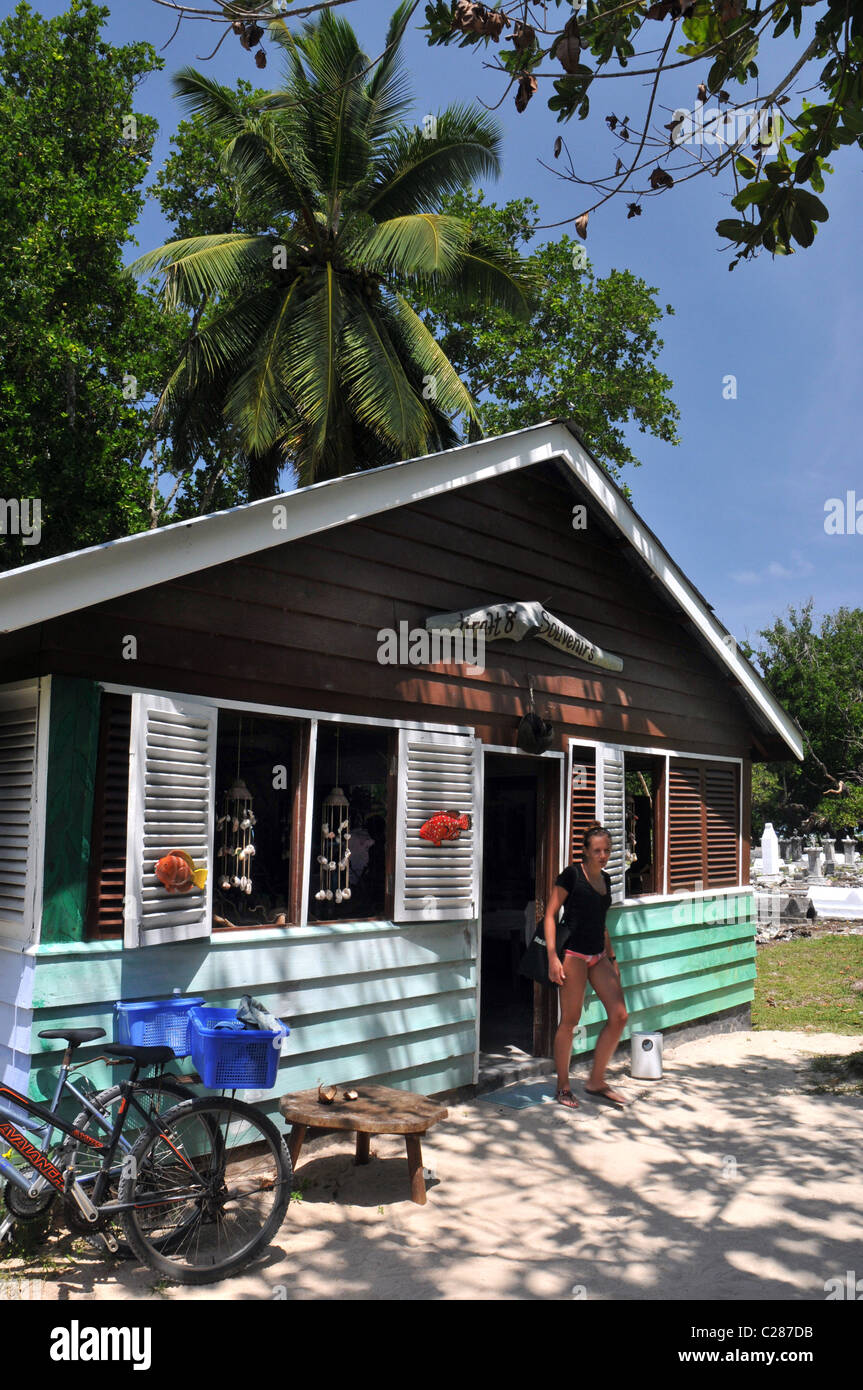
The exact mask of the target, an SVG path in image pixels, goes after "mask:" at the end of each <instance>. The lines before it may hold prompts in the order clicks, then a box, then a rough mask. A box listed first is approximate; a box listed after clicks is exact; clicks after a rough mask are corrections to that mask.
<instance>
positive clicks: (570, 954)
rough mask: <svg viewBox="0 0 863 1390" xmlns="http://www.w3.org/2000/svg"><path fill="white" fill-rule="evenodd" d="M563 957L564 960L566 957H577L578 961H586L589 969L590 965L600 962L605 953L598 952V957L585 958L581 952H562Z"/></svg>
mask: <svg viewBox="0 0 863 1390" xmlns="http://www.w3.org/2000/svg"><path fill="white" fill-rule="evenodd" d="M563 955H564V959H566V957H567V956H577V958H578V959H579V960H586V961H587V964H588V967H590V966H591V965H596V963H597V961H600V960H602V958H603V956H604V955H605V952H604V951H600V953H599V955H598V956H585V955H582V953H581V951H564V953H563Z"/></svg>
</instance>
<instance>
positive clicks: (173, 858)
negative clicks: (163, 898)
mask: <svg viewBox="0 0 863 1390" xmlns="http://www.w3.org/2000/svg"><path fill="white" fill-rule="evenodd" d="M153 872H154V873H155V875H156V878H157V879H158V880H159V882H160V883H161V885H162V887H163V888H164V889H165V890H166V892H168V893H191V892H192V889H193V888H198V889H201V890H203V888H204V886H205V884H206V882H207V870H206V869H196V868H195V864H194V861H193V859H192V856H191V854H187V853H186V851H185V850H184V849H172V850H171V851H170V852H169V853H168V854H164V855H163V856H162V858H161V859H160V860H159V861H158V862H157V864H156V867H155V869H154V870H153Z"/></svg>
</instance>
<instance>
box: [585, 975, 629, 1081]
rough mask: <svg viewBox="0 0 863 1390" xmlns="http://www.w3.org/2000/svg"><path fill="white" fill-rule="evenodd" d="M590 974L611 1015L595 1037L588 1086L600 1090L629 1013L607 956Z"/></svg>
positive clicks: (605, 1007)
mask: <svg viewBox="0 0 863 1390" xmlns="http://www.w3.org/2000/svg"><path fill="white" fill-rule="evenodd" d="M588 975H589V977H590V983H591V984H592V985H593V988H594V989H595V990H596V993H597V994H598V995H599V998H600V1000H601V1002H602V1006H603V1008H604V1009H605V1012H606V1014H607V1016H608V1020H607V1022H606V1025H605V1027H604V1028H603V1030H602V1032H601V1033H600V1035H599V1037H598V1038H597V1040H596V1048H595V1049H594V1053H593V1067H592V1069H591V1073H590V1077H589V1078H588V1081H587V1089H588V1090H590V1091H601V1090H603V1088H604V1087H605V1068H606V1067H607V1066H608V1063H609V1061H610V1060H611V1057H612V1055H613V1053H614V1049H615V1048H616V1047H617V1044H618V1043H619V1042H620V1035H621V1033H622V1032H623V1030H624V1028H625V1027H626V1020H627V1018H628V1017H629V1015H628V1013H627V1012H626V1004H625V1003H624V999H623V990H622V989H621V987H620V981H619V979H618V978H617V971H616V970H615V969H614V967H613V966H612V964H611V961H610V960H609V959H608V957H607V956H605V957H604V958H603V959H602V960H599V961H597V963H596V965H594V966H593V967H592V968H591V969H590V970H589V971H588ZM607 1094H608V1096H609V1099H611V1100H616V1101H618V1102H619V1103H620V1104H621V1105H623V1104H625V1101H624V1097H623V1096H621V1095H618V1094H617V1092H616V1091H611V1090H609V1091H608V1092H607Z"/></svg>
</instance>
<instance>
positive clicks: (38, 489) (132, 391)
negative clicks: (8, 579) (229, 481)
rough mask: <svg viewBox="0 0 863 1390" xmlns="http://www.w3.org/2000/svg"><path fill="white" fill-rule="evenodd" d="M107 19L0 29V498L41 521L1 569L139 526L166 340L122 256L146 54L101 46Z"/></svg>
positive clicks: (134, 183) (139, 166) (100, 14)
mask: <svg viewBox="0 0 863 1390" xmlns="http://www.w3.org/2000/svg"><path fill="white" fill-rule="evenodd" d="M107 16H108V11H107V9H100V8H98V7H96V6H95V5H94V4H92V3H91V0H74V3H73V4H72V5H71V6H70V8H69V10H68V11H67V13H66V14H64V15H61V16H59V17H58V18H56V19H51V20H44V19H42V18H41V17H40V16H39V15H37V14H35V13H34V12H33V11H32V10H31V9H30V7H29V6H28V5H26V4H22V5H19V6H18V8H17V9H16V11H15V12H14V14H13V15H11V16H9V17H8V18H7V19H5V20H4V21H3V23H2V24H0V124H2V128H3V133H4V138H3V140H2V142H0V496H2V497H3V498H5V499H7V500H8V499H10V498H15V499H21V498H28V499H36V498H38V499H39V502H40V507H41V525H42V535H41V541H40V543H39V544H38V545H31V544H29V543H27V544H25V543H24V538H23V537H22V536H15V535H12V534H7V535H6V536H4V537H0V540H2V545H0V556H2V560H0V565H2V567H4V568H9V567H11V566H13V565H16V564H22V563H32V562H33V561H34V560H40V559H45V558H46V557H48V556H52V555H58V554H62V553H64V552H65V551H68V550H72V549H76V548H78V547H81V546H85V545H91V544H96V543H99V542H101V541H105V540H110V539H111V538H112V537H115V536H120V535H126V534H128V533H129V532H131V531H135V530H138V529H141V528H142V527H144V526H146V525H147V522H148V480H147V472H146V470H145V468H144V467H143V458H144V455H145V454H146V447H147V437H148V436H147V425H148V418H149V410H148V408H147V404H148V403H147V389H148V384H149V383H150V382H152V381H153V380H154V379H157V378H158V377H160V376H161V375H162V374H163V372H164V364H165V362H166V361H167V360H168V357H169V354H170V351H171V350H172V347H173V348H175V347H176V343H175V342H174V340H173V337H172V335H173V333H174V325H172V324H171V323H170V322H169V321H167V320H165V319H164V318H163V317H162V316H161V315H160V314H159V312H158V309H157V306H156V304H155V303H154V301H153V300H152V299H151V298H149V297H148V296H147V295H146V294H145V293H139V292H138V291H137V290H136V288H135V286H134V285H133V284H132V283H131V282H130V281H129V280H128V279H127V278H126V277H125V275H124V274H123V265H122V250H123V245H124V243H125V242H126V240H127V238H128V231H129V227H130V226H132V225H133V224H134V222H135V221H136V219H137V216H138V213H139V211H140V208H141V206H142V203H143V197H144V195H143V192H142V188H141V184H142V180H143V178H144V176H145V174H146V171H147V167H148V162H149V157H150V152H151V148H152V143H153V138H154V135H155V131H156V122H155V121H154V120H153V118H152V117H150V116H147V115H144V114H141V113H137V112H136V111H135V93H136V89H137V87H138V85H139V83H140V82H141V80H142V79H143V78H144V77H145V76H146V74H147V73H150V72H152V71H154V70H155V69H156V68H158V67H160V66H161V60H160V59H159V58H158V57H157V56H156V54H155V52H154V50H153V49H152V48H151V47H150V45H149V44H146V43H135V44H129V45H126V46H124V47H121V48H116V47H112V46H110V45H109V44H107V43H106V42H105V41H104V40H103V38H102V36H101V28H102V25H103V23H104V21H105V19H106V18H107ZM7 529H8V528H7Z"/></svg>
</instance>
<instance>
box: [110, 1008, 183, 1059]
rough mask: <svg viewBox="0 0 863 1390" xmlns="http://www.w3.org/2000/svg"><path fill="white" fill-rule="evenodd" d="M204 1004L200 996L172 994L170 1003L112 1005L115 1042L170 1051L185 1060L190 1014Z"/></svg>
mask: <svg viewBox="0 0 863 1390" xmlns="http://www.w3.org/2000/svg"><path fill="white" fill-rule="evenodd" d="M203 1002H204V1000H203V997H202V996H201V995H199V994H195V995H184V996H182V995H176V994H175V995H174V996H173V997H172V998H171V999H151V1000H144V1001H141V1002H140V1003H135V1004H126V1003H122V1002H121V1003H119V1004H115V1005H114V1018H115V1020H116V1027H115V1034H116V1040H117V1042H118V1043H132V1045H133V1046H134V1047H171V1048H173V1050H174V1055H175V1056H176V1057H188V1055H189V1053H190V1051H191V1047H190V1037H189V1011H190V1010H191V1009H192V1008H194V1007H195V1005H197V1004H203Z"/></svg>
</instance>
